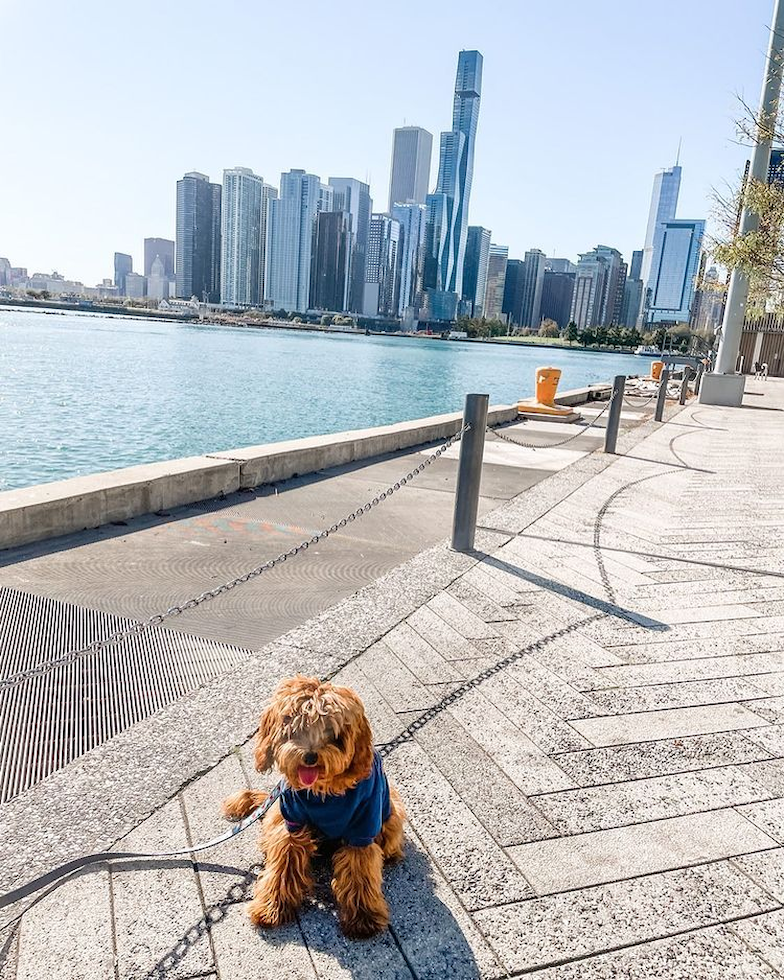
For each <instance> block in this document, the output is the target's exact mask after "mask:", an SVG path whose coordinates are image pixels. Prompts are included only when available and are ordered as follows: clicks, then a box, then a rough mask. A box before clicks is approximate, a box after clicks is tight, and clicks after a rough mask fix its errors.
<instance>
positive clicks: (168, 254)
mask: <svg viewBox="0 0 784 980" xmlns="http://www.w3.org/2000/svg"><path fill="white" fill-rule="evenodd" d="M156 258H160V260H161V262H162V263H163V275H164V277H165V278H166V279H173V278H174V242H173V241H171V240H170V239H168V238H145V239H144V274H145V276H149V275H151V274H152V264H153V262H154V261H155V260H156Z"/></svg>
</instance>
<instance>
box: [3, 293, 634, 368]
mask: <svg viewBox="0 0 784 980" xmlns="http://www.w3.org/2000/svg"><path fill="white" fill-rule="evenodd" d="M0 307H8V308H9V309H12V310H13V311H14V312H16V313H45V314H50V315H62V314H67V313H72V314H74V315H75V316H94V317H100V318H103V317H119V318H123V317H128V318H129V319H137V320H140V321H142V322H155V321H157V322H159V323H170V324H178V323H181V324H184V325H186V326H201V325H207V326H211V327H230V328H245V329H250V330H294V331H297V332H300V333H319V334H337V335H339V336H343V337H389V338H392V339H396V340H417V341H419V340H436V341H438V342H439V343H456V344H480V345H481V344H488V345H494V346H497V347H509V348H512V349H514V348H524V349H527V350H530V349H532V348H534V349H540V348H541V349H542V350H558V351H577V352H579V353H581V354H625V355H628V356H630V357H641V356H642V357H644V356H646V355H638V354H635V353H634V351H632V350H628V349H625V348H622V347H584V346H582V345H581V344H555V343H548V342H541V343H540V342H539V341H538V340H535V339H533V338H530V339H529V338H525V337H456V338H453V339H450V340H446V341H445V340H444V339H443V337H442V336H441V335H440V334H434V333H426V332H425V331H418V332H417V333H403V332H402V331H400V330H394V331H393V330H372V329H370V328H369V327H368V328H367V329H365V328H364V327H356V328H353V329H341V328H340V327H335V326H331V325H330V326H327V325H324V324H320V323H292V322H291V321H290V320H259V321H253V320H250V321H249V320H239V321H237V322H226V321H225V320H223V319H214V318H213V317H199V316H197V315H196V314H193V315H190V316H189V315H187V314H182V313H176V312H172V313H166V311H165V310H146V309H144V308H143V307H128V308H123V309H122V310H117V309H114V308H112V307H111V306H100V307H99V306H87V305H85V304H75V303H57V302H56V301H51V302H50V301H46V300H41V301H35V302H30V303H27V302H24V301H22V300H6V299H2V298H0ZM647 356H650V357H653V355H647Z"/></svg>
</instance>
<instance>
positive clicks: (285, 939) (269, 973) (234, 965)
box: [210, 905, 318, 980]
mask: <svg viewBox="0 0 784 980" xmlns="http://www.w3.org/2000/svg"><path fill="white" fill-rule="evenodd" d="M210 936H211V939H212V944H213V947H214V949H215V962H216V963H217V966H218V975H219V976H220V980H259V978H263V977H286V980H289V978H290V980H316V977H317V976H318V974H317V973H316V970H315V969H314V966H313V963H312V961H311V959H310V955H309V954H308V949H307V946H306V945H305V939H304V937H303V935H302V931H301V929H300V927H299V923H298V922H292V923H287V924H286V925H284V926H280V927H279V928H277V929H254V928H253V926H252V925H251V923H250V920H249V919H248V917H247V915H246V914H245V907H244V906H243V905H232V906H231V907H230V908H227V909H226V910H225V914H224V915H223V917H222V918H221V920H220V922H217V923H215V924H214V925H213V926H212V929H211V930H210Z"/></svg>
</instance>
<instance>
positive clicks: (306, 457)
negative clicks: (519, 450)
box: [210, 405, 517, 490]
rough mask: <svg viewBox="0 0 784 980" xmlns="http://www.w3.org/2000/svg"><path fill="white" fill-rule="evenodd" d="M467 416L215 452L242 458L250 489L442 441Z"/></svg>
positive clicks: (506, 410) (500, 414)
mask: <svg viewBox="0 0 784 980" xmlns="http://www.w3.org/2000/svg"><path fill="white" fill-rule="evenodd" d="M516 418H517V406H516V405H495V406H493V407H492V408H490V409H489V411H488V413H487V422H488V425H497V424H498V423H499V422H511V421H512V420H513V419H516ZM462 419H463V416H462V413H461V412H451V413H450V414H448V415H433V416H431V417H430V418H426V419H415V420H413V421H411V422H396V423H395V424H394V425H381V426H377V427H376V428H373V429H355V430H353V431H349V432H340V433H338V434H337V435H329V436H311V437H310V438H308V439H292V440H290V441H288V442H273V443H267V444H266V445H262V446H248V447H247V448H246V449H232V450H228V451H227V452H225V453H213V454H211V455H210V458H211V459H225V460H231V461H232V462H235V463H237V464H239V467H240V489H243V490H246V489H250V488H251V487H259V486H262V485H263V484H265V483H277V482H278V481H279V480H288V479H290V478H291V477H292V476H302V475H303V474H304V473H315V472H317V471H318V470H324V469H328V468H329V467H330V466H342V465H343V464H345V463H353V462H356V461H357V460H361V459H370V458H372V457H373V456H383V455H385V454H386V453H394V452H398V451H399V450H401V449H410V448H411V447H413V446H421V445H422V444H423V443H428V442H439V441H441V440H442V439H448V438H449V437H450V436H453V435H454V434H455V432H457V430H458V429H459V428H460V425H461V423H462Z"/></svg>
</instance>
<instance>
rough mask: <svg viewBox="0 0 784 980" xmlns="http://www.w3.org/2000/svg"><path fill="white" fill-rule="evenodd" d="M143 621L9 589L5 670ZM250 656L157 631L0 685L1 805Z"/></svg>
mask: <svg viewBox="0 0 784 980" xmlns="http://www.w3.org/2000/svg"><path fill="white" fill-rule="evenodd" d="M133 622H134V621H133V620H130V619H124V618H121V617H119V616H112V615H110V614H108V613H104V612H100V611H99V610H97V609H89V608H85V607H83V606H75V605H73V604H71V603H67V602H58V601H57V600H54V599H48V598H46V597H44V596H38V595H32V594H30V593H27V592H20V591H18V590H16V589H8V588H0V677H7V676H8V675H10V674H13V673H16V672H17V671H20V670H25V669H26V668H29V667H32V666H35V665H36V664H40V663H42V662H44V661H46V660H50V659H52V658H54V657H56V656H59V655H60V654H63V653H66V652H67V651H69V650H74V649H77V648H79V647H82V646H84V645H85V644H87V643H91V642H92V641H93V640H97V639H100V638H101V637H103V636H107V635H109V634H110V633H113V632H114V631H115V630H118V629H124V628H126V627H127V626H130V625H131V624H132V623H133ZM249 655H250V651H249V650H243V649H241V648H239V647H233V646H229V645H227V644H224V643H218V642H216V641H214V640H208V639H203V638H202V637H198V636H193V635H190V634H187V633H180V632H177V631H174V630H167V629H165V628H158V629H150V630H146V631H145V632H144V633H141V634H139V635H138V636H131V637H129V638H127V639H126V640H124V641H123V642H121V643H117V644H113V645H111V646H109V647H107V648H106V649H105V650H102V651H101V652H100V653H97V654H90V655H88V656H86V657H83V658H82V659H80V660H77V661H75V662H73V663H70V664H65V665H63V666H62V667H58V668H56V669H55V670H52V671H50V672H49V673H48V674H44V675H43V676H39V677H34V678H31V679H30V680H29V681H24V682H22V683H21V684H19V685H18V686H16V687H13V688H9V689H7V690H4V691H0V802H4V801H6V800H9V799H11V798H12V797H14V796H17V795H18V794H19V793H21V792H23V791H24V790H26V789H28V788H29V787H30V786H33V785H34V784H35V783H37V782H39V781H40V780H42V779H44V778H45V777H46V776H48V775H50V774H51V773H53V772H55V771H56V770H58V769H61V768H62V767H63V766H65V765H67V764H68V763H69V762H71V761H73V760H74V759H76V758H78V757H79V756H80V755H82V754H83V753H85V752H87V751H89V750H90V749H92V748H94V747H95V746H96V745H100V744H101V742H105V741H106V740H107V739H109V738H112V736H114V735H117V734H118V733H119V732H121V731H124V730H125V729H126V728H129V727H130V726H131V725H134V724H135V723H136V722H138V721H141V720H142V719H143V718H147V717H148V716H149V715H151V714H153V712H155V711H157V710H158V709H159V708H161V707H163V706H164V705H166V704H170V703H171V702H172V701H175V700H176V699H177V698H178V697H180V696H182V695H183V694H185V693H187V692H188V691H192V690H194V689H195V688H197V687H198V686H199V685H200V684H203V683H204V682H205V681H207V680H209V679H210V678H212V677H215V676H216V675H217V674H220V673H222V672H223V671H225V670H227V669H229V668H230V667H233V666H234V665H235V664H238V663H241V662H243V661H244V660H246V659H247V658H248V656H249Z"/></svg>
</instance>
